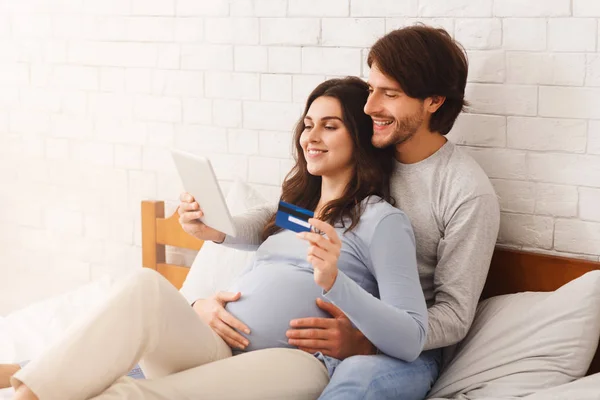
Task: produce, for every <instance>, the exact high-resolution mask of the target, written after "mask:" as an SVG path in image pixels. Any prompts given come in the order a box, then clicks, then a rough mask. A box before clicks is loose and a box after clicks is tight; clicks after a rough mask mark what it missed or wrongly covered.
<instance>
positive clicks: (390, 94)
mask: <svg viewBox="0 0 600 400" xmlns="http://www.w3.org/2000/svg"><path fill="white" fill-rule="evenodd" d="M385 97H387V98H389V99H395V98H396V97H398V95H397V94H392V93H386V94H385Z"/></svg>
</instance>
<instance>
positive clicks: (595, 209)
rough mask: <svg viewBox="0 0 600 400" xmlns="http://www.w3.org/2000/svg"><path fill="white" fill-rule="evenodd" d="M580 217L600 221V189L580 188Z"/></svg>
mask: <svg viewBox="0 0 600 400" xmlns="http://www.w3.org/2000/svg"><path fill="white" fill-rule="evenodd" d="M579 217H580V218H581V219H583V220H587V221H595V222H600V189H592V188H585V187H582V188H579Z"/></svg>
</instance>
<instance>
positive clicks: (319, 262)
mask: <svg viewBox="0 0 600 400" xmlns="http://www.w3.org/2000/svg"><path fill="white" fill-rule="evenodd" d="M313 216H314V212H312V211H310V210H306V209H304V208H302V207H298V206H295V205H293V204H289V203H286V202H284V201H280V202H279V208H278V210H277V215H276V216H275V225H277V226H279V227H280V228H284V229H289V230H291V231H294V232H297V235H298V237H299V238H300V239H303V240H306V241H307V242H309V243H310V246H309V247H308V252H307V256H306V259H307V260H308V262H309V263H311V264H312V266H313V269H314V277H315V282H316V283H317V285H319V286H320V287H322V288H323V289H324V290H325V291H329V290H330V289H331V287H332V286H333V284H334V282H335V280H336V278H337V274H338V267H337V262H338V259H339V257H340V252H341V249H342V242H341V240H340V238H339V236H338V234H337V232H336V231H335V229H334V228H333V226H331V225H330V224H328V223H327V222H324V221H321V220H318V219H316V218H312V217H313ZM317 232H323V233H324V235H321V234H320V233H317Z"/></svg>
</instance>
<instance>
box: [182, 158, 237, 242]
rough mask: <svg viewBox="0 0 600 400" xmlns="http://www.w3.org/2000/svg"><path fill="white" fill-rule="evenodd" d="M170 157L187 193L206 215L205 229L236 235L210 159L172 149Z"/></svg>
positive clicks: (203, 220)
mask: <svg viewBox="0 0 600 400" xmlns="http://www.w3.org/2000/svg"><path fill="white" fill-rule="evenodd" d="M171 156H172V157H173V161H175V167H176V168H177V172H178V173H179V177H180V178H181V181H182V183H183V188H184V190H185V191H186V192H188V193H189V194H191V195H192V196H194V198H195V199H196V202H197V203H198V204H199V205H200V208H201V209H202V212H203V213H204V216H203V217H202V218H200V221H202V222H203V223H204V224H205V225H206V226H209V227H211V228H213V229H216V230H218V231H220V232H223V233H226V234H227V235H230V236H235V233H236V232H235V226H234V225H233V220H232V218H231V214H230V213H229V208H227V203H226V202H225V198H224V197H223V193H222V192H221V187H220V186H219V183H218V181H217V177H216V175H215V172H214V170H213V168H212V165H211V163H210V160H209V159H208V158H206V157H201V156H197V155H195V154H191V153H186V152H184V151H180V150H175V149H173V150H171Z"/></svg>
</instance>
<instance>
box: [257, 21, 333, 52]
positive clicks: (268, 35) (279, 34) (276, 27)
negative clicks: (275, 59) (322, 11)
mask: <svg viewBox="0 0 600 400" xmlns="http://www.w3.org/2000/svg"><path fill="white" fill-rule="evenodd" d="M320 30H321V23H320V21H319V19H317V18H264V19H262V20H261V23H260V43H261V44H263V45H274V44H284V45H299V46H301V45H315V44H317V43H319V32H320Z"/></svg>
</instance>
